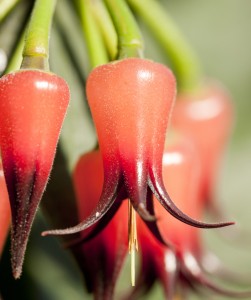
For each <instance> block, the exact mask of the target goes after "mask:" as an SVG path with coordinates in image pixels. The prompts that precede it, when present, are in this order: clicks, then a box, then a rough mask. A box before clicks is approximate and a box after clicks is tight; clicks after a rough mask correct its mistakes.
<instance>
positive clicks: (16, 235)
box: [0, 70, 69, 278]
mask: <svg viewBox="0 0 251 300" xmlns="http://www.w3.org/2000/svg"><path fill="white" fill-rule="evenodd" d="M68 102H69V89H68V86H67V84H66V83H65V81H64V80H63V79H62V78H60V77H58V76H56V75H55V74H52V73H46V72H42V71H35V70H25V71H17V72H15V73H10V74H8V75H5V76H3V77H2V78H1V80H0V111H1V114H0V147H1V154H2V160H3V169H4V175H5V179H6V184H7V188H8V193H9V197H10V204H11V213H12V238H11V253H12V268H13V275H14V277H15V278H18V277H20V275H21V270H22V264H23V259H24V253H25V249H26V245H27V241H28V237H29V233H30V229H31V225H32V222H33V219H34V216H35V213H36V210H37V207H38V204H39V202H40V199H41V197H42V194H43V192H44V189H45V186H46V184H47V181H48V177H49V174H50V171H51V167H52V163H53V160H54V156H55V151H56V145H57V141H58V137H59V132H60V129H61V126H62V122H63V119H64V116H65V113H66V109H67V106H68Z"/></svg>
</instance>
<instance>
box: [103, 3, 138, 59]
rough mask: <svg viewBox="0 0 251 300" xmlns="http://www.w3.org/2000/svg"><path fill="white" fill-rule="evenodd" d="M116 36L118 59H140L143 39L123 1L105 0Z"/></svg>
mask: <svg viewBox="0 0 251 300" xmlns="http://www.w3.org/2000/svg"><path fill="white" fill-rule="evenodd" d="M105 3H106V5H107V8H108V10H109V11H110V14H111V16H112V19H113V22H114V25H115V28H116V31H117V34H118V58H119V59H122V58H126V57H142V56H143V39H142V36H141V32H140V30H139V27H138V24H137V22H136V21H135V19H134V16H133V14H132V13H131V11H130V9H129V7H128V5H127V3H126V2H125V1H124V0H105Z"/></svg>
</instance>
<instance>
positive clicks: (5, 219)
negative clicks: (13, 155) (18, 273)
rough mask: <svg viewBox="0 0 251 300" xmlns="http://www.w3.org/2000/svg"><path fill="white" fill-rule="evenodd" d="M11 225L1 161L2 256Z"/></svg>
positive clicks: (0, 233)
mask: <svg viewBox="0 0 251 300" xmlns="http://www.w3.org/2000/svg"><path fill="white" fill-rule="evenodd" d="M9 227H10V202H9V196H8V192H7V187H6V183H5V179H4V174H3V168H2V162H1V161H0V256H1V253H2V251H3V247H4V243H5V240H6V236H7V234H8V231H9Z"/></svg>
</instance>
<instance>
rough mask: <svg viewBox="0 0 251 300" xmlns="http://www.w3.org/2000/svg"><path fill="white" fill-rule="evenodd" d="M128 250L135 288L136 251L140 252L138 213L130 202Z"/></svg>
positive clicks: (132, 281)
mask: <svg viewBox="0 0 251 300" xmlns="http://www.w3.org/2000/svg"><path fill="white" fill-rule="evenodd" d="M128 215H129V219H128V250H129V254H130V255H131V284H132V286H135V251H138V237H137V221H136V212H135V210H134V208H133V207H132V205H131V203H130V201H128Z"/></svg>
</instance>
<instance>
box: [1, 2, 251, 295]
mask: <svg viewBox="0 0 251 300" xmlns="http://www.w3.org/2000/svg"><path fill="white" fill-rule="evenodd" d="M142 1H143V0H142ZM69 2H70V1H67V0H59V1H58V7H57V13H56V15H55V22H54V25H53V30H52V34H51V52H50V62H51V66H52V70H53V71H54V72H56V73H58V74H60V75H61V76H63V77H64V78H65V79H66V80H67V81H68V83H69V85H70V89H71V106H70V110H69V113H68V115H67V118H66V122H65V124H64V128H63V131H62V137H61V141H60V147H59V153H58V159H57V161H56V163H55V170H54V173H53V174H52V176H51V179H50V183H49V187H48V189H47V191H46V194H45V197H44V199H43V202H44V206H47V210H48V211H50V212H51V211H54V214H55V217H54V220H52V218H50V219H48V218H47V219H46V218H45V215H46V214H43V209H41V210H40V211H39V214H38V216H37V218H36V220H35V223H34V227H33V230H32V234H31V238H30V242H29V245H28V251H27V255H26V260H25V265H24V272H23V276H22V278H21V279H20V280H18V281H14V280H13V279H12V277H11V273H10V263H9V242H8V243H7V245H6V249H5V252H4V254H3V256H2V259H1V262H0V291H1V293H2V295H3V299H6V300H9V299H26V300H29V299H36V300H57V299H58V300H68V299H73V300H80V299H92V297H91V296H89V295H87V294H86V292H85V291H84V287H83V284H82V277H81V274H80V272H79V270H78V268H77V266H76V264H75V261H74V260H73V258H72V257H71V256H70V254H69V253H68V252H67V251H66V250H64V249H63V247H62V246H61V245H60V243H59V241H58V240H57V239H55V238H51V237H49V238H42V237H41V236H40V232H41V231H43V230H44V229H46V228H51V227H52V226H56V225H57V224H58V222H57V215H58V214H59V213H60V212H61V210H62V211H63V208H62V206H63V205H64V200H65V199H64V197H65V198H67V197H70V196H71V191H70V192H69V190H70V189H71V188H70V186H69V185H68V184H69V174H70V173H69V172H71V170H72V169H73V167H74V164H75V163H76V160H77V158H78V157H79V155H80V154H82V153H83V152H86V151H88V150H90V149H92V148H93V147H94V145H95V143H96V139H95V131H94V128H93V125H92V122H91V119H90V115H89V110H88V107H87V105H86V103H85V101H84V99H85V98H84V97H85V95H84V83H83V82H84V77H85V76H86V74H87V71H88V64H87V59H86V58H87V54H86V49H85V45H84V42H83V37H82V33H81V29H80V24H79V23H78V20H77V19H76V16H74V14H73V13H72V11H71V6H70V5H69ZM162 2H163V3H164V4H165V6H166V9H167V10H168V11H169V13H170V14H171V15H172V16H173V19H174V20H175V21H176V23H177V25H178V26H179V28H180V30H181V31H182V32H183V34H184V36H185V37H186V39H187V40H188V41H189V42H190V44H191V45H192V47H193V48H194V50H195V51H196V53H197V54H198V56H199V58H200V60H201V63H202V66H203V69H204V72H205V75H206V76H207V77H209V78H216V79H218V80H220V81H221V82H222V83H223V84H224V85H225V86H226V87H227V88H228V90H229V91H230V93H231V95H232V98H233V103H234V106H235V109H236V119H235V126H234V128H233V133H232V136H231V139H230V141H229V145H228V148H227V150H226V155H225V157H224V161H223V164H222V170H221V174H220V180H219V184H218V187H217V194H218V198H219V201H220V202H221V205H222V207H224V209H225V210H227V212H228V215H229V218H230V219H231V220H232V219H233V220H235V221H236V222H237V225H236V226H238V228H240V230H241V231H242V232H243V236H242V237H240V238H237V239H233V240H232V241H231V239H230V240H225V239H224V238H223V237H222V235H221V234H220V231H217V230H212V231H204V232H203V239H204V241H205V243H206V245H207V247H208V248H209V249H211V250H212V251H213V252H214V253H216V254H217V256H218V257H219V258H220V259H221V260H222V261H223V262H224V263H225V265H226V266H227V267H228V268H229V269H231V270H233V271H234V270H235V271H236V272H237V273H238V274H243V276H244V278H245V280H247V281H249V282H250V284H249V288H251V218H250V215H251V132H250V131H251V117H250V116H251V38H250V31H251V2H250V0H210V1H206V0H163V1H162ZM28 7H29V1H28V0H27V1H23V3H21V4H20V5H19V6H18V7H17V8H16V9H15V11H14V12H13V13H12V14H11V15H10V16H9V18H7V19H6V20H5V21H4V22H3V24H0V49H2V50H1V51H2V52H3V53H6V55H7V56H10V53H11V51H12V49H13V47H14V44H15V42H16V39H17V37H18V36H20V32H21V28H22V26H21V25H22V22H23V21H22V20H23V19H24V16H25V15H26V14H27V11H28V9H29V8H28ZM142 32H143V34H144V37H145V46H146V57H149V58H153V59H155V60H157V61H160V62H164V63H167V61H166V60H165V57H164V55H163V53H162V52H161V51H160V50H159V48H158V47H157V46H156V43H155V41H154V39H153V37H152V36H151V35H149V33H148V32H147V30H146V29H145V28H144V26H142ZM80 107H81V109H79V108H80ZM0 113H1V112H0ZM64 157H67V159H66V160H64ZM62 161H63V162H62ZM66 189H67V192H66ZM55 195H57V197H58V198H60V195H63V196H62V202H61V204H58V203H57V202H56V203H53V202H54V199H53V198H54V196H55ZM55 197H56V196H55ZM63 213H65V211H64V212H63ZM47 215H48V212H47ZM65 216H66V219H67V220H66V223H67V222H68V223H71V222H73V221H72V219H73V217H72V216H67V213H65ZM205 217H206V216H205ZM48 220H49V222H48ZM225 230H232V229H225ZM129 285H130V275H129V272H128V268H127V267H126V268H125V269H124V271H123V273H122V275H121V280H120V283H119V286H118V294H117V296H116V297H117V299H119V297H120V296H119V291H121V290H123V289H125V288H127V286H128V287H129ZM229 287H231V288H237V289H238V288H245V286H242V287H238V286H236V285H232V286H231V285H230V286H229ZM246 287H248V285H247V286H246ZM144 299H149V300H150V299H156V300H157V299H163V294H162V290H161V287H160V286H158V285H155V287H154V289H153V290H152V292H151V294H150V295H149V296H148V297H147V298H146V297H144ZM189 299H202V298H201V296H200V297H197V296H196V295H193V294H191V296H190V298H189ZM203 299H206V298H205V296H203ZM208 299H227V298H223V297H219V296H212V295H209V296H208Z"/></svg>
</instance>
